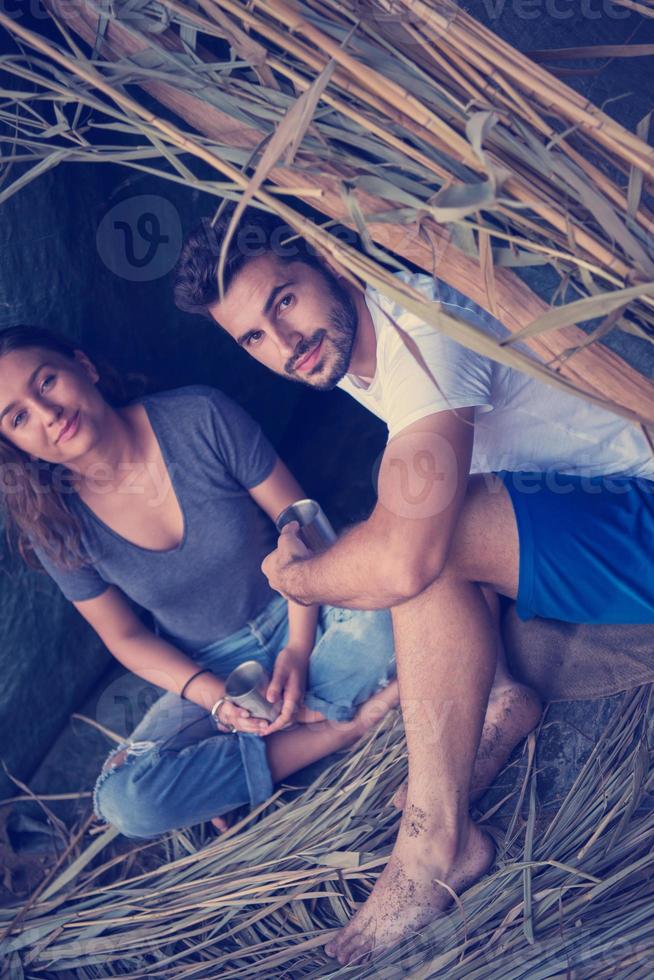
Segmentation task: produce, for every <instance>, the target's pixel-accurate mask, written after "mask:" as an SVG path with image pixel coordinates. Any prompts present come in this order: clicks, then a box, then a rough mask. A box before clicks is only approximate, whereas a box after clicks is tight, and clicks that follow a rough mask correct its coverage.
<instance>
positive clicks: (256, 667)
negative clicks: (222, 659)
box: [225, 660, 282, 721]
mask: <svg viewBox="0 0 654 980" xmlns="http://www.w3.org/2000/svg"><path fill="white" fill-rule="evenodd" d="M269 684H270V674H269V673H268V671H267V670H266V669H265V667H262V666H261V664H260V663H259V662H258V661H256V660H246V661H245V662H244V663H242V664H240V665H239V666H238V667H236V669H235V670H233V671H232V672H231V674H230V675H229V677H228V678H227V680H226V681H225V697H226V698H227V700H228V701H231V702H232V703H233V704H237V705H238V706H239V707H240V708H247V710H248V711H249V712H250V714H251V715H254V717H255V718H265V719H266V721H274V720H275V718H277V716H278V715H279V713H280V711H281V710H282V706H281V703H280V702H277V703H276V704H271V703H270V701H267V700H266V691H267V690H268V685H269Z"/></svg>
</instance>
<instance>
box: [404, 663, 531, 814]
mask: <svg viewBox="0 0 654 980" xmlns="http://www.w3.org/2000/svg"><path fill="white" fill-rule="evenodd" d="M541 714H542V705H541V702H540V698H539V697H538V695H537V694H536V692H535V691H534V690H533V689H532V688H530V687H526V686H525V685H524V684H518V683H517V682H515V681H513V682H512V683H510V684H504V685H502V686H501V687H497V688H493V689H492V691H491V693H490V697H489V700H488V708H487V709H486V718H485V719H484V728H483V731H482V734H481V740H480V742H479V748H478V749H477V758H476V759H475V766H474V769H473V772H472V785H471V789H470V799H471V801H473V802H474V800H478V799H479V797H480V796H483V794H484V793H485V792H486V790H487V789H488V787H489V786H490V784H491V783H492V782H493V780H494V779H495V777H496V776H497V774H498V772H499V771H500V769H502V767H503V766H504V765H505V763H506V761H507V760H508V758H509V756H510V755H511V753H512V752H513V750H514V748H515V747H516V745H517V744H518V742H520V741H522V739H523V738H525V737H526V736H527V735H528V734H529V732H530V731H532V730H533V729H534V728H535V727H536V725H537V724H538V721H539V719H540V716H541ZM406 792H407V784H406V782H404V783H402V785H401V786H400V788H399V789H398V790H396V791H395V793H394V794H393V796H392V798H391V803H392V804H393V806H395V807H396V808H397V809H398V810H403V809H404V806H405V804H406Z"/></svg>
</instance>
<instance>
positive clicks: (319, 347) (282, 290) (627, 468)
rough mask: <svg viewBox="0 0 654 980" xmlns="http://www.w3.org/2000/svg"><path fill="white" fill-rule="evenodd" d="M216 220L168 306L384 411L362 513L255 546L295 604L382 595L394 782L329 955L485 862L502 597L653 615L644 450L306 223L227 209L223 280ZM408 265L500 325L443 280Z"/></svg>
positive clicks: (404, 924)
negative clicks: (408, 297)
mask: <svg viewBox="0 0 654 980" xmlns="http://www.w3.org/2000/svg"><path fill="white" fill-rule="evenodd" d="M228 220H229V213H227V214H226V215H225V216H224V217H223V220H222V221H221V222H220V223H219V224H218V225H217V227H216V228H211V227H210V225H209V224H208V223H205V224H204V225H203V227H202V228H201V229H199V230H197V231H196V232H194V233H192V235H191V236H190V237H189V239H188V240H187V242H186V244H185V247H184V249H183V252H182V256H181V259H180V264H179V267H178V275H177V281H176V302H177V304H178V306H180V307H181V308H183V309H187V310H193V311H195V312H202V313H204V314H205V315H209V316H211V317H212V318H213V319H214V320H215V321H216V322H217V323H218V324H220V325H221V326H222V327H223V328H224V329H225V330H226V331H227V333H229V334H230V335H231V336H232V337H233V338H234V340H236V341H237V343H238V344H239V345H240V346H242V347H244V348H245V349H246V350H247V351H248V353H250V354H251V355H252V356H253V357H255V358H256V359H257V360H258V361H260V362H261V363H262V364H265V365H266V366H267V367H269V368H270V369H271V370H273V371H275V372H277V373H278V374H281V375H283V376H284V377H287V378H289V379H292V380H295V381H300V382H303V383H305V384H308V385H310V386H312V387H314V388H318V389H323V390H326V389H330V388H333V387H334V386H336V385H338V386H339V387H341V388H343V389H344V390H346V391H348V392H349V394H351V395H352V396H353V397H355V398H356V399H357V400H359V401H360V402H362V403H363V404H364V405H366V406H367V407H368V408H369V409H370V410H371V411H373V412H374V413H375V414H377V415H378V416H380V417H381V418H383V419H384V420H385V421H386V423H387V425H388V428H389V441H388V444H387V447H386V450H385V453H384V457H383V460H382V463H381V467H380V472H379V478H378V502H377V505H376V507H375V509H374V511H373V513H372V515H371V516H370V518H369V519H368V520H367V521H364V522H363V523H361V524H359V525H357V526H356V527H354V528H352V529H351V530H350V531H348V532H347V533H346V534H345V535H343V536H342V537H341V538H339V540H338V541H337V542H336V544H334V545H333V546H332V547H331V548H330V549H329V550H328V551H327V552H325V553H324V554H321V555H320V556H318V557H311V556H310V555H309V554H308V553H307V552H306V550H305V549H304V548H303V546H302V545H301V542H300V541H299V539H298V537H297V535H296V534H294V533H292V532H287V533H284V534H282V535H281V537H280V539H279V544H278V549H277V551H276V552H274V553H273V554H272V555H271V556H269V557H268V558H267V559H266V561H265V563H264V571H265V572H266V574H267V575H268V577H269V580H270V583H271V585H272V586H273V587H274V588H276V589H278V590H279V591H280V592H282V593H283V594H284V595H287V596H289V597H292V598H294V599H296V600H297V601H300V602H306V603H312V602H329V603H333V604H335V605H341V606H351V607H354V608H363V609H374V608H382V607H390V608H391V610H392V616H393V628H394V634H395V643H396V656H397V664H398V677H399V681H400V692H401V701H402V710H403V714H404V718H405V725H406V730H407V745H408V751H409V779H408V787H407V791H406V800H405V803H404V814H403V818H402V821H401V824H400V831H399V834H398V838H397V841H396V844H395V847H394V850H393V853H392V855H391V857H390V859H389V862H388V864H387V866H386V868H385V870H384V872H383V873H382V875H381V876H380V878H379V880H378V882H377V884H376V885H375V888H374V889H373V892H372V893H371V895H370V897H369V899H368V901H367V902H366V903H365V905H364V906H363V908H362V909H361V910H359V912H358V913H357V915H356V916H355V917H354V919H353V920H352V922H350V923H349V925H348V926H347V927H346V928H345V929H344V930H342V931H341V932H340V933H339V934H338V936H337V937H336V939H335V940H333V941H331V942H330V943H329V944H328V945H327V947H326V948H327V952H328V953H329V954H330V955H332V956H335V957H336V958H337V959H338V961H339V962H340V963H341V964H345V963H348V962H351V961H353V960H356V959H358V958H360V957H363V956H366V955H367V954H368V953H370V952H371V951H372V950H373V949H374V948H376V947H383V946H386V945H388V944H390V943H394V942H397V941H398V940H399V939H400V938H402V937H403V936H404V935H406V934H408V933H409V932H412V931H414V930H417V929H419V928H420V927H421V925H422V924H423V923H424V922H426V921H427V920H429V919H431V918H433V917H434V915H435V914H437V913H438V911H439V910H440V909H442V908H443V907H445V905H446V904H447V902H448V901H449V900H450V895H451V890H454V891H455V892H459V891H461V890H462V889H464V888H465V887H466V886H467V885H469V884H470V883H471V882H473V881H474V880H476V879H477V878H479V877H480V876H481V875H482V874H483V873H484V872H485V871H486V870H487V869H488V868H489V867H490V866H491V864H492V862H493V847H492V845H491V842H490V840H489V838H488V837H487V836H486V835H485V834H484V833H483V832H482V831H481V830H480V828H478V827H477V826H476V825H475V824H474V822H473V821H472V820H471V818H470V815H469V801H470V794H471V789H472V788H473V786H474V784H475V776H474V775H473V774H474V773H475V771H476V770H478V768H479V758H478V757H477V750H478V746H479V743H480V736H481V734H482V728H483V722H484V712H485V710H486V708H487V705H488V702H489V695H490V694H491V691H492V689H493V679H494V676H495V675H496V671H497V672H498V674H497V677H496V686H497V685H498V684H499V687H500V688H501V687H502V685H504V684H508V685H510V684H511V678H510V677H508V675H507V674H506V673H505V668H504V666H503V664H502V655H501V645H500V640H499V631H498V623H497V605H498V598H497V597H498V594H502V595H505V596H509V597H512V598H517V602H518V611H519V614H520V615H521V616H522V617H523V618H528V617H529V616H532V615H540V616H545V617H549V618H554V619H565V620H568V621H571V622H625V623H626V622H654V576H653V575H652V574H651V562H650V558H649V555H648V549H647V547H646V544H647V542H648V541H651V540H652V534H653V533H654V493H653V492H652V491H654V482H652V481H653V480H654V462H653V460H652V455H651V452H650V449H649V445H648V443H647V440H646V439H645V437H644V435H643V434H642V433H641V431H640V430H639V429H638V428H636V427H634V426H631V425H627V424H626V423H624V422H623V421H622V420H620V419H619V418H617V417H615V416H613V415H611V414H610V413H608V412H605V411H602V410H599V409H598V408H596V407H593V406H589V405H588V404H587V403H585V402H584V401H583V400H581V399H578V398H575V397H573V396H568V395H565V394H562V393H561V392H559V391H557V390H555V389H552V388H549V387H548V386H546V385H544V384H542V383H540V382H538V381H535V380H533V379H531V378H528V377H526V376H523V375H522V374H520V373H519V372H517V371H514V370H512V369H510V368H507V367H504V366H503V365H501V364H499V363H498V362H495V361H492V360H491V359H489V358H487V357H483V356H481V355H479V354H475V353H473V352H472V351H469V350H467V349H465V348H463V347H461V346H460V345H459V344H456V343H455V342H454V341H452V340H450V339H448V338H447V337H445V336H443V335H442V334H441V333H440V332H439V331H437V330H435V329H433V328H432V327H430V326H428V325H426V324H424V323H421V322H420V321H419V320H418V319H417V318H416V317H415V316H413V315H410V314H408V313H407V312H406V311H405V310H403V309H402V308H401V307H398V306H396V305H395V304H394V303H393V302H391V301H389V300H387V299H385V298H384V297H383V296H381V295H380V294H379V293H378V292H376V291H375V290H372V289H368V290H366V291H365V292H364V291H362V290H360V289H358V288H356V287H355V286H353V285H352V284H350V283H349V282H346V281H344V280H342V279H339V278H338V276H337V275H335V273H334V272H333V271H332V270H331V269H330V268H329V267H328V266H327V265H325V264H324V263H323V262H321V261H320V260H319V259H318V258H317V257H316V256H315V255H312V254H311V253H310V252H309V251H308V249H306V248H305V246H304V245H303V244H302V243H301V242H300V243H298V241H297V240H294V243H293V245H292V246H289V245H286V246H284V244H283V242H284V235H283V231H282V229H280V226H279V222H277V221H276V219H274V218H271V217H270V216H267V215H264V214H262V213H260V212H257V211H254V210H252V209H250V210H249V211H247V212H246V214H245V215H244V216H243V218H242V220H241V222H240V225H239V229H238V231H237V234H236V235H235V236H234V238H233V240H232V243H231V245H230V248H229V250H228V255H227V261H226V263H225V266H224V278H223V286H224V292H223V294H222V295H219V290H218V284H217V279H216V264H217V261H218V256H219V254H220V245H221V241H222V236H223V235H224V231H225V227H226V224H227V223H228ZM404 279H405V281H406V280H408V281H409V282H410V283H411V284H412V285H414V286H416V288H418V289H420V290H421V291H423V292H425V293H426V294H427V295H428V296H429V297H432V298H434V299H437V300H438V301H439V302H440V303H441V304H442V306H443V308H444V309H445V310H446V311H451V312H453V313H454V314H455V315H456V316H459V317H461V318H463V319H466V320H469V321H471V322H473V323H476V324H478V325H481V326H483V327H484V328H485V329H486V330H488V331H489V332H491V333H494V334H495V335H498V336H499V335H503V334H504V333H505V332H506V331H504V329H503V327H502V326H501V324H499V323H498V322H497V321H496V320H494V319H493V317H491V316H490V314H488V313H486V312H485V311H483V310H481V309H480V308H479V307H477V306H476V305H475V304H474V303H472V302H471V301H470V300H468V299H467V298H466V297H463V296H461V295H460V294H458V293H457V292H456V291H454V290H452V289H451V288H449V287H447V286H446V285H445V284H443V283H437V282H435V281H434V280H432V279H430V277H427V276H416V277H408V276H405V277H404ZM398 326H399V327H401V328H402V330H403V332H401V331H400V330H398V329H397V328H398ZM416 354H417V355H418V356H417V357H416V356H415V355H416ZM421 361H422V363H420V362H421ZM494 473H495V474H496V473H499V475H498V476H493V475H492V474H494ZM607 476H610V477H611V479H606V477H607ZM491 703H492V699H491ZM409 717H410V718H411V724H409V723H408V718H409ZM532 723H535V720H534V722H532ZM480 754H481V752H480ZM476 757H477V762H475V759H476ZM444 885H445V886H447V887H443V886H444ZM448 889H449V890H448Z"/></svg>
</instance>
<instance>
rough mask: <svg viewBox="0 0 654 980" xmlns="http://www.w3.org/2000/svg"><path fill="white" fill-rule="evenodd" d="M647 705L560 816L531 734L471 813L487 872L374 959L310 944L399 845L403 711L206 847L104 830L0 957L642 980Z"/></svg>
mask: <svg viewBox="0 0 654 980" xmlns="http://www.w3.org/2000/svg"><path fill="white" fill-rule="evenodd" d="M650 701H651V693H650V690H649V688H646V689H641V690H638V691H635V692H632V693H631V694H629V695H625V696H624V698H623V702H622V705H621V706H620V707H619V708H618V709H617V710H616V713H615V714H614V716H613V718H612V720H611V724H610V726H609V727H608V728H607V730H606V732H605V734H604V736H603V737H602V738H601V739H600V740H599V741H598V742H597V744H596V745H595V746H594V748H593V750H592V753H591V755H590V757H589V758H588V760H587V762H586V763H585V765H584V766H583V768H582V770H581V772H580V773H579V775H578V777H577V779H576V782H575V784H574V786H573V787H572V788H571V790H570V792H569V793H568V795H567V796H566V798H565V799H564V800H563V801H561V804H560V806H559V807H558V809H557V810H556V812H555V813H554V815H552V813H551V812H550V813H549V814H541V813H540V812H539V808H538V804H537V793H536V781H537V769H536V765H537V760H538V755H537V753H536V752H535V751H534V750H535V747H536V744H537V736H536V735H532V736H530V737H529V740H528V742H527V751H526V753H525V758H524V759H523V761H522V764H521V765H520V769H519V773H518V772H517V771H516V776H517V777H518V778H514V779H513V781H512V782H513V787H512V788H510V789H509V796H508V799H507V800H506V801H505V802H504V803H503V804H502V801H498V804H495V805H494V806H488V809H487V811H486V812H481V813H480V814H479V819H480V821H481V823H482V824H483V825H484V826H486V827H488V828H489V830H490V831H491V833H493V835H494V837H495V839H496V842H497V862H496V865H495V867H494V868H493V870H492V873H491V874H490V876H488V877H486V878H485V879H483V880H482V881H481V882H479V883H478V884H476V885H475V886H473V887H472V888H470V889H469V890H468V891H467V892H466V893H465V894H464V895H463V896H462V897H461V906H460V908H456V909H455V910H454V911H453V912H452V913H450V914H449V915H448V916H446V917H444V918H443V919H441V920H439V921H437V922H434V923H433V925H431V926H429V927H427V928H425V929H424V930H422V931H421V933H420V935H419V936H412V937H410V938H409V939H408V940H407V941H406V942H405V943H404V945H403V946H401V947H399V948H397V949H394V950H390V951H388V952H386V953H385V954H383V955H382V956H381V958H379V959H378V960H376V961H375V962H374V964H358V965H356V966H355V967H353V968H352V969H350V970H340V969H339V970H336V969H334V967H333V963H330V961H329V960H328V959H327V958H326V957H325V956H324V954H323V953H322V945H323V944H324V942H325V941H326V940H327V939H328V938H329V936H330V934H331V932H332V930H333V929H334V928H337V927H338V926H339V925H342V924H343V923H344V922H345V921H346V920H347V918H348V916H349V915H350V913H351V909H352V905H353V903H354V902H356V901H359V900H361V899H362V898H363V897H364V895H365V893H366V891H367V890H368V889H369V888H370V886H371V884H372V883H373V881H374V879H375V876H376V875H377V874H378V873H379V871H380V870H381V868H382V866H383V864H384V861H385V859H386V856H387V854H388V852H389V850H390V847H391V845H392V842H393V839H394V835H395V832H396V828H397V813H396V812H395V811H394V809H393V808H392V807H391V806H390V805H389V800H390V797H391V795H392V793H393V792H394V790H395V789H396V788H397V787H398V785H399V783H400V782H401V780H402V779H403V777H404V775H405V770H406V759H405V747H404V738H403V734H402V730H401V726H400V724H399V722H398V721H397V719H396V720H395V721H393V720H392V719H389V720H388V721H387V722H386V723H385V724H384V725H383V726H382V727H381V728H380V730H379V731H378V732H376V733H375V734H374V735H373V736H371V737H370V738H369V739H368V740H366V741H365V742H364V743H363V744H362V745H361V746H360V747H358V748H357V750H356V751H354V752H352V753H350V754H348V755H344V756H342V757H340V758H339V760H338V761H336V762H335V763H334V764H333V765H332V766H331V767H330V768H329V769H327V770H326V771H325V772H323V773H322V775H321V776H319V777H318V778H317V779H316V780H315V781H314V782H313V783H312V784H311V785H310V786H308V787H307V788H306V789H304V790H303V791H302V792H300V793H299V795H296V796H295V797H294V798H292V799H290V800H289V799H282V798H279V795H277V797H275V798H273V800H271V801H270V802H269V803H268V804H267V805H264V806H262V807H260V808H259V809H258V810H257V811H255V812H254V813H252V814H249V815H248V816H246V817H245V818H244V819H243V820H242V821H241V822H240V823H239V824H237V825H235V826H234V827H232V828H231V829H230V831H228V832H227V833H226V834H225V835H224V836H223V837H221V838H218V839H216V840H207V839H206V838H205V837H204V836H203V834H202V832H201V831H199V830H196V831H187V832H184V833H178V834H173V835H170V836H169V837H168V838H166V840H165V841H163V842H157V843H154V844H153V843H147V842H146V843H144V844H140V845H137V844H133V845H132V847H131V849H130V850H129V852H128V853H123V854H122V856H119V857H116V856H113V857H110V858H108V859H107V858H106V857H105V859H104V862H103V863H101V862H100V859H99V858H98V857H97V854H98V852H100V849H101V847H102V846H108V845H109V843H110V841H111V837H112V835H113V831H109V832H107V834H105V835H104V836H103V837H100V838H99V839H97V840H96V841H94V843H93V844H92V845H91V848H90V849H89V850H87V851H82V852H81V853H80V852H78V854H77V857H76V860H75V861H74V862H73V864H72V865H71V867H70V868H68V870H67V871H66V872H64V873H63V874H62V875H61V876H60V877H59V878H58V879H55V880H54V881H50V882H49V884H48V887H47V888H46V889H45V890H44V891H43V892H42V893H41V895H40V896H39V897H38V899H37V901H35V902H34V903H33V904H32V905H31V907H29V908H28V910H27V911H26V912H25V913H24V915H23V917H22V920H21V923H20V926H19V927H15V928H12V927H11V926H10V922H11V920H12V918H14V916H15V914H16V911H15V910H13V911H10V910H6V911H5V912H3V913H0V923H4V925H5V926H6V927H8V932H9V937H8V939H7V940H5V943H4V946H3V952H4V953H5V955H6V956H7V957H13V958H14V963H15V964H18V963H19V957H21V958H22V963H23V965H24V967H25V975H26V976H28V975H33V974H36V975H41V973H42V971H50V972H52V973H55V974H56V973H59V972H60V971H65V970H71V971H74V972H75V976H77V977H80V978H85V977H88V978H91V977H106V976H116V975H120V976H127V977H133V978H137V977H139V978H140V977H147V976H152V977H166V978H173V977H175V978H182V977H183V978H193V977H194V978H198V980H208V978H218V977H220V978H232V977H233V978H236V977H240V978H244V980H245V978H247V980H250V978H251V977H257V976H261V977H279V978H282V977H284V978H288V977H293V978H295V977H318V976H320V977H327V976H332V975H336V974H338V975H339V976H353V977H357V978H366V977H370V978H373V977H375V978H378V977H388V978H395V977H397V976H409V977H413V978H425V980H426V978H428V977H443V978H445V977H447V978H448V980H457V978H460V980H464V978H465V980H510V978H515V980H522V978H524V977H527V976H528V977H529V978H530V980H537V978H543V980H545V978H551V977H558V976H562V977H563V976H571V977H576V978H581V977H607V978H608V977H615V976H620V977H621V978H622V977H631V976H634V977H645V976H647V969H648V966H649V964H650V963H651V956H652V952H653V948H654V922H653V921H652V916H651V902H652V884H651V879H652V873H653V872H654V853H653V852H652V848H651V840H652V833H653V831H654V811H653V810H652V807H651V804H650V805H647V803H648V794H651V792H652V790H653V789H654V775H653V774H652V772H651V770H650V767H649V748H648V733H647V726H646V719H647V714H648V710H649V707H650ZM518 762H519V760H518ZM516 765H517V764H516V763H514V766H513V768H514V770H516ZM509 785H510V784H509ZM498 805H499V806H500V816H501V819H500V820H499V821H498V815H497V813H496V812H495V811H496V809H497V807H498ZM491 820H492V823H490V822H489V821H491ZM498 824H499V825H498ZM17 975H20V974H17Z"/></svg>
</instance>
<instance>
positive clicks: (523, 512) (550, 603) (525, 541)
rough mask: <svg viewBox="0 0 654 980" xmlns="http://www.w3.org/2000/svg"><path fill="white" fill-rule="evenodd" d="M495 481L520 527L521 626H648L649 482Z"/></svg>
mask: <svg viewBox="0 0 654 980" xmlns="http://www.w3.org/2000/svg"><path fill="white" fill-rule="evenodd" d="M498 475H499V476H500V477H501V478H502V480H503V482H504V485H505V487H506V489H507V490H508V492H509V496H510V497H511V502H512V503H513V509H514V511H515V516H516V522H517V525H518V536H519V539H520V574H519V584H518V596H517V612H518V616H519V617H520V618H521V619H531V617H532V616H542V617H544V618H546V619H559V620H564V621H565V622H569V623H654V481H652V480H646V479H643V478H631V479H630V478H627V477H617V476H600V477H587V476H586V477H584V476H581V477H580V476H566V475H564V474H561V473H510V472H507V471H506V470H503V471H502V472H500V473H499V474H498Z"/></svg>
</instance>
